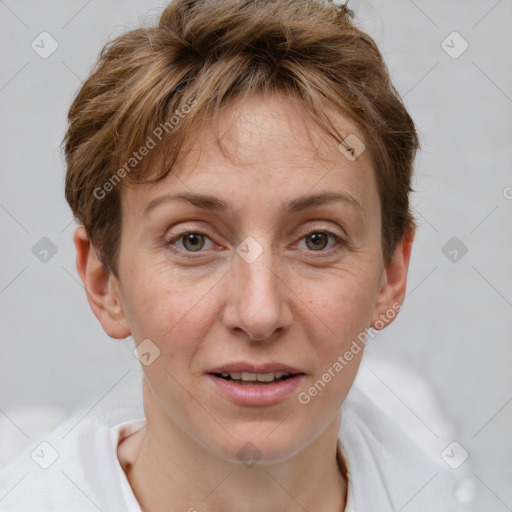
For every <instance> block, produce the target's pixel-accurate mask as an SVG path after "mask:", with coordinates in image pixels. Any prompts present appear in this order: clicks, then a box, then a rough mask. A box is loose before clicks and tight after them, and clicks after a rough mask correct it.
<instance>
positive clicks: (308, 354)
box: [102, 96, 403, 461]
mask: <svg viewBox="0 0 512 512" xmlns="http://www.w3.org/2000/svg"><path fill="white" fill-rule="evenodd" d="M336 122H337V123H338V125H339V128H340V129H341V130H342V133H343V132H344V133H345V134H348V133H351V134H355V135H357V137H359V139H360V140H363V137H362V135H360V133H359V132H358V130H357V129H356V128H355V127H354V125H353V124H352V123H350V122H349V121H348V120H347V119H345V118H343V117H341V116H340V117H338V118H336ZM217 127H218V129H219V131H220V133H222V134H223V136H222V147H221V146H220V145H219V144H218V143H217V140H216V131H215V130H214V127H213V126H212V125H210V126H206V127H205V129H204V130H203V131H202V132H201V133H200V134H199V137H198V139H197V142H196V143H195V146H194V148H193V150H192V151H191V152H190V153H189V154H188V155H187V156H185V157H184V158H183V159H182V160H180V161H179V162H178V164H177V165H176V167H175V168H174V169H173V171H172V172H171V173H170V174H169V175H168V176H167V177H166V178H165V179H164V180H162V181H160V182H158V183H156V184H150V185H136V186H126V187H124V188H123V191H122V215H123V221H122V236H121V245H120V251H119V260H118V280H115V279H114V278H113V277H110V280H111V281H110V284H111V285H112V286H111V288H112V289H113V290H115V296H116V300H117V301H118V303H119V311H118V312H117V313H115V314H112V316H116V315H117V316H118V318H117V320H118V321H119V322H121V323H123V324H124V325H126V326H127V330H129V332H130V333H131V334H132V336H133V338H134V340H135V342H136V344H137V345H138V344H140V343H141V342H143V340H150V341H144V343H145V344H146V345H143V347H145V352H147V353H149V354H150V355H146V359H147V360H148V362H149V361H150V364H147V365H143V371H144V376H145V379H146V383H147V384H148V386H147V389H148V392H147V396H145V407H146V414H147V416H151V415H153V416H155V417H159V418H160V419H161V420H162V421H165V422H166V425H167V426H168V427H169V428H171V429H179V430H180V431H181V432H183V433H185V434H186V435H187V436H189V437H190V438H191V439H193V440H195V441H197V442H199V443H200V444H201V445H202V446H203V447H206V448H207V449H208V450H210V451H211V452H212V453H214V454H217V455H219V456H221V457H223V458H227V459H233V460H235V458H236V457H237V453H238V452H239V451H240V449H241V447H243V446H244V445H245V444H246V443H247V442H251V443H252V444H254V445H255V446H256V447H257V448H258V450H259V451H260V452H261V453H262V455H263V457H264V458H266V459H268V460H274V461H275V460H282V459H285V458H287V457H290V456H292V455H293V454H295V453H297V452H299V451H300V450H301V449H304V448H305V447H306V446H308V445H310V444H311V443H312V442H313V441H314V440H315V439H317V438H319V436H321V434H322V433H324V432H326V431H328V430H329V429H331V430H332V431H334V430H335V431H336V432H337V429H338V426H339V410H340V406H341V404H342V402H343V400H344V398H345V396H346V394H347V392H348V390H349V388H350V386H351V385H352V382H353V380H354V378H355V375H356V372H357V368H358V366H359V361H360V358H361V355H362V352H363V351H362V350H360V351H358V352H357V353H356V351H355V350H353V349H352V350H351V352H352V357H351V359H350V360H348V361H347V358H343V360H344V363H343V364H341V363H340V359H339V357H340V356H342V357H343V355H344V354H345V353H346V352H347V351H350V347H351V346H353V341H354V340H356V339H357V337H358V335H360V333H361V332H363V331H364V330H365V328H367V327H368V326H370V325H371V324H372V322H375V320H376V319H377V318H378V317H379V315H382V313H383V312H384V310H385V309H386V308H389V307H391V303H392V302H393V300H395V299H396V298H397V296H398V295H400V291H399V292H397V287H398V288H399V286H398V285H397V284H396V283H395V284H393V283H391V281H390V276H391V274H390V273H389V268H391V267H389V268H386V267H385V266H384V263H383V257H382V251H381V217H380V201H379V195H378V192H377V186H376V181H375V176H374V171H373V169H372V164H371V160H370V156H369V154H368V152H367V151H365V152H363V153H362V154H361V155H360V156H359V157H358V158H357V159H355V160H350V159H348V158H346V156H345V154H343V153H342V152H341V151H340V150H339V149H338V144H337V143H336V142H335V141H334V140H333V139H332V138H331V137H329V136H328V135H327V134H325V133H323V132H321V131H320V130H319V129H318V128H316V127H313V126H311V124H309V125H307V124H306V121H305V120H304V117H303V115H302V114H301V111H300V109H299V107H297V105H296V104H295V103H293V102H292V100H289V99H286V98H285V97H283V96H276V97H274V98H267V99H263V98H262V97H261V96H254V97H252V98H251V99H249V100H245V101H244V102H242V103H236V104H234V105H232V108H231V109H230V110H229V111H226V113H225V115H224V116H223V117H222V118H221V119H220V120H219V122H218V126H217ZM179 196H180V197H179ZM402 267H403V265H402ZM395 274H396V272H395ZM393 279H394V280H395V281H396V280H397V276H396V275H395V276H394V277H393ZM397 294H398V295H397ZM102 323H103V322H102ZM104 326H105V324H104ZM359 345H361V343H359ZM156 355H158V357H156V358H155V359H154V360H153V358H154V357H155V356H156ZM336 362H338V363H339V364H338V365H336ZM340 364H341V365H342V368H341V369H340V366H339V365H340ZM326 373H328V374H329V375H330V378H329V377H326V376H325V375H326ZM254 379H256V382H254ZM319 379H320V380H321V381H322V382H323V385H318V381H319ZM267 381H269V382H267ZM315 383H317V385H316V392H315V391H311V389H312V388H315ZM148 409H149V410H148Z"/></svg>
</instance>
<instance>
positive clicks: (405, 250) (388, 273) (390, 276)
mask: <svg viewBox="0 0 512 512" xmlns="http://www.w3.org/2000/svg"><path fill="white" fill-rule="evenodd" d="M414 234H415V229H414V228H411V229H410V230H408V231H407V232H406V233H405V235H404V237H403V238H402V240H401V241H400V242H399V243H398V245H397V246H396V248H395V252H394V254H393V258H392V260H391V261H390V262H389V263H388V265H387V266H386V268H385V269H384V270H383V273H382V279H381V285H380V289H379V292H378V295H377V299H376V303H375V309H374V312H373V316H372V321H371V324H370V326H371V327H373V328H374V329H376V330H381V329H383V328H384V327H385V326H386V325H389V324H390V323H391V322H392V321H393V320H394V318H395V317H396V314H397V313H398V311H400V309H401V305H402V303H403V301H404V299H405V288H406V284H407V273H408V271H409V261H410V258H411V249H412V243H413V240H414Z"/></svg>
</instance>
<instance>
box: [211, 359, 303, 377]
mask: <svg viewBox="0 0 512 512" xmlns="http://www.w3.org/2000/svg"><path fill="white" fill-rule="evenodd" d="M225 372H227V373H229V372H247V373H273V372H274V373H275V372H284V373H292V374H299V373H304V372H303V371H302V370H300V369H299V368H296V367H294V366H290V365H288V364H282V363H265V364H255V363H249V362H246V361H234V362H232V363H226V364H222V365H219V366H216V367H214V368H211V369H210V370H208V371H207V372H206V373H225Z"/></svg>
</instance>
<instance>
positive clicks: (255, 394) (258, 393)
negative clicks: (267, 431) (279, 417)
mask: <svg viewBox="0 0 512 512" xmlns="http://www.w3.org/2000/svg"><path fill="white" fill-rule="evenodd" d="M207 376H208V377H209V378H210V380H211V381H212V382H213V384H214V385H215V386H216V387H217V389H218V390H219V391H220V392H221V394H222V395H223V396H225V397H226V398H228V399H229V400H231V401H233V402H235V403H237V404H240V405H272V404H276V403H278V402H280V401H281V400H284V399H285V398H286V397H288V396H290V395H291V394H292V393H293V392H294V391H295V390H296V389H297V387H298V385H299V384H300V382H301V381H302V378H303V377H304V374H301V375H296V376H294V377H290V378H288V379H286V380H281V381H279V382H274V383H272V384H237V383H236V382H234V381H232V380H226V379H222V378H221V377H216V376H215V375H212V374H208V375H207Z"/></svg>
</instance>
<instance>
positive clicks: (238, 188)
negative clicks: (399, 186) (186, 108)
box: [122, 94, 378, 211]
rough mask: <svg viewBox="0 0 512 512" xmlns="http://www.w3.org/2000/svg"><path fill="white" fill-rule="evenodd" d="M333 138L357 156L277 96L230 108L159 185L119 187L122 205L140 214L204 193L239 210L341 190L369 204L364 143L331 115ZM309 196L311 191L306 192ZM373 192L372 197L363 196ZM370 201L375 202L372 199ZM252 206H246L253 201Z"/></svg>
mask: <svg viewBox="0 0 512 512" xmlns="http://www.w3.org/2000/svg"><path fill="white" fill-rule="evenodd" d="M329 117H330V118H331V119H333V121H334V122H335V125H336V128H337V129H338V132H339V133H340V134H341V135H342V136H343V137H345V139H346V141H347V142H348V143H350V145H353V143H354V142H355V143H356V145H357V147H356V148H355V149H356V151H362V152H361V154H359V155H358V156H357V152H356V153H355V154H356V156H357V158H353V157H354V153H353V152H352V153H350V152H348V151H347V147H348V144H343V145H340V144H339V143H338V142H337V141H336V140H335V139H334V138H333V137H332V136H330V135H329V134H327V133H326V132H325V131H323V130H322V129H320V127H318V126H317V125H316V124H314V123H313V122H312V120H311V119H310V118H309V116H307V115H306V113H305V112H304V111H303V110H302V109H301V107H300V106H299V105H298V103H297V102H296V101H294V100H293V99H291V98H288V97H286V96H284V95H282V94H275V95H272V96H265V97H264V96H263V95H262V94H257V95H254V96H252V97H250V98H247V99H244V100H242V101H232V102H231V103H230V104H228V105H227V106H226V107H225V108H224V109H223V111H222V113H221V114H220V115H219V116H217V117H216V118H215V120H211V121H208V122H206V123H205V124H204V125H203V126H202V128H201V130H200V131H199V132H198V133H197V134H195V135H194V138H193V140H194V142H193V144H192V145H191V149H190V150H189V151H187V153H185V154H184V155H183V156H182V157H181V158H180V159H179V160H178V161H177V163H176V164H175V166H174V167H173V169H172V171H171V172H170V173H169V174H168V175H167V176H166V177H165V178H164V179H163V180H161V181H159V182H157V183H152V184H147V185H129V186H127V187H123V189H124V190H123V192H122V198H123V204H125V205H126V203H128V202H129V203H130V208H129V210H130V211H142V210H144V209H145V208H146V206H147V204H148V202H149V201H151V200H153V199H154V198H155V197H156V196H159V195H161V194H163V193H169V191H170V189H172V191H173V192H175V193H176V192H186V193H195V192H197V193H203V194H204V193H209V192H211V191H212V190H214V191H215V192H217V193H220V194H222V195H223V196H224V197H226V198H227V199H229V200H230V201H236V200H237V199H238V201H239V202H241V203H247V201H251V199H257V197H258V192H261V191H262V190H265V191H266V192H267V193H272V194H275V195H276V199H279V198H281V197H283V196H286V195H293V196H300V195H304V194H305V193H306V192H307V191H308V190H311V191H312V192H319V191H325V190H327V189H329V190H333V189H336V190H345V191H346V192H347V193H348V194H349V195H350V194H352V195H353V196H356V197H357V196H359V197H360V200H361V202H364V200H365V198H368V199H375V197H373V198H372V197H371V196H372V192H375V190H376V185H375V177H374V171H373V167H372V162H371V157H370V155H369V152H368V151H365V150H364V138H363V136H362V134H361V133H360V131H359V130H358V128H357V127H356V126H355V124H354V123H353V122H352V121H351V120H350V119H348V118H347V117H344V116H342V115H341V114H333V113H331V114H330V116H329ZM313 189H315V190H313ZM371 189H374V190H371ZM376 199H377V201H378V197H377V198H376ZM253 202H254V201H253Z"/></svg>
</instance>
